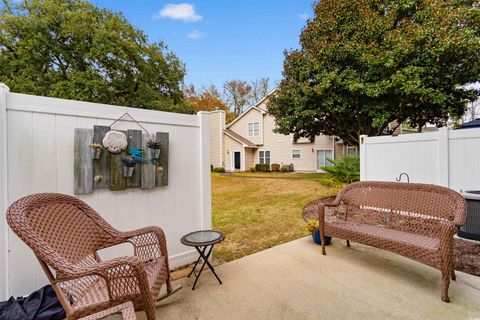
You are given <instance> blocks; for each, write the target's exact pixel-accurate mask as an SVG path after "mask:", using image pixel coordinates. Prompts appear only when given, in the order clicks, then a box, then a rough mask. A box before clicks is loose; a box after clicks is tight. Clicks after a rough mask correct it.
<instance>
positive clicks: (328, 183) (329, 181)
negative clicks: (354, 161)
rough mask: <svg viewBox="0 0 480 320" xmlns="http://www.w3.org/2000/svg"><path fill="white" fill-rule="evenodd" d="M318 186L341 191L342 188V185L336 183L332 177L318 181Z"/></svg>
mask: <svg viewBox="0 0 480 320" xmlns="http://www.w3.org/2000/svg"><path fill="white" fill-rule="evenodd" d="M320 184H321V185H322V186H324V187H328V188H335V189H341V188H342V187H343V186H344V183H342V182H340V181H338V180H337V179H336V178H334V177H333V176H330V175H329V176H328V177H325V178H323V179H321V180H320Z"/></svg>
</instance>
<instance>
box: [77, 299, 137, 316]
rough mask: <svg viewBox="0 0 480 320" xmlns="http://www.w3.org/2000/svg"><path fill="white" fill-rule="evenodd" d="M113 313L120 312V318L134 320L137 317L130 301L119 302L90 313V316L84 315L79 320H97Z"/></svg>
mask: <svg viewBox="0 0 480 320" xmlns="http://www.w3.org/2000/svg"><path fill="white" fill-rule="evenodd" d="M115 313H121V314H122V320H136V319H137V317H136V316H135V309H134V307H133V303H132V302H131V301H128V302H125V303H122V304H119V305H117V306H115V307H112V308H109V309H106V310H103V311H100V312H97V313H95V314H92V315H90V316H86V317H84V318H81V319H80V320H98V319H103V318H105V317H107V316H109V315H112V314H115Z"/></svg>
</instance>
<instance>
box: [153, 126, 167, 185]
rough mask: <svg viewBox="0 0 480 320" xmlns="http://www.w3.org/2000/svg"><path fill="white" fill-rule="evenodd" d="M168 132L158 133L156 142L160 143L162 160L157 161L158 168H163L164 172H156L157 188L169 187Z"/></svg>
mask: <svg viewBox="0 0 480 320" xmlns="http://www.w3.org/2000/svg"><path fill="white" fill-rule="evenodd" d="M168 137H169V136H168V132H157V134H156V140H157V142H160V144H161V146H162V147H161V148H160V159H158V161H157V168H158V167H162V169H163V170H161V171H159V170H157V171H156V179H155V186H157V187H161V186H168Z"/></svg>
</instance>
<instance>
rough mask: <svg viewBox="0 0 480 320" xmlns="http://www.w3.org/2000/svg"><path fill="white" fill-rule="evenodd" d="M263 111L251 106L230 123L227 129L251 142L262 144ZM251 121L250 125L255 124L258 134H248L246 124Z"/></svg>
mask: <svg viewBox="0 0 480 320" xmlns="http://www.w3.org/2000/svg"><path fill="white" fill-rule="evenodd" d="M264 114H265V111H261V110H260V109H258V108H256V107H251V108H249V109H248V110H247V111H245V112H244V113H242V115H241V116H239V117H238V118H237V119H235V121H234V122H232V123H230V124H229V125H228V126H227V129H229V130H231V131H233V132H235V133H237V134H238V135H240V136H242V137H244V138H245V139H247V140H249V141H251V142H253V143H254V144H256V145H261V144H263V115H264ZM249 123H251V124H252V125H251V126H257V128H258V130H257V132H258V136H255V135H249V131H248V126H249Z"/></svg>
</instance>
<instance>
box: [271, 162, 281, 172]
mask: <svg viewBox="0 0 480 320" xmlns="http://www.w3.org/2000/svg"><path fill="white" fill-rule="evenodd" d="M270 168H271V169H272V171H273V172H279V171H280V165H279V164H278V163H272V164H271V165H270Z"/></svg>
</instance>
